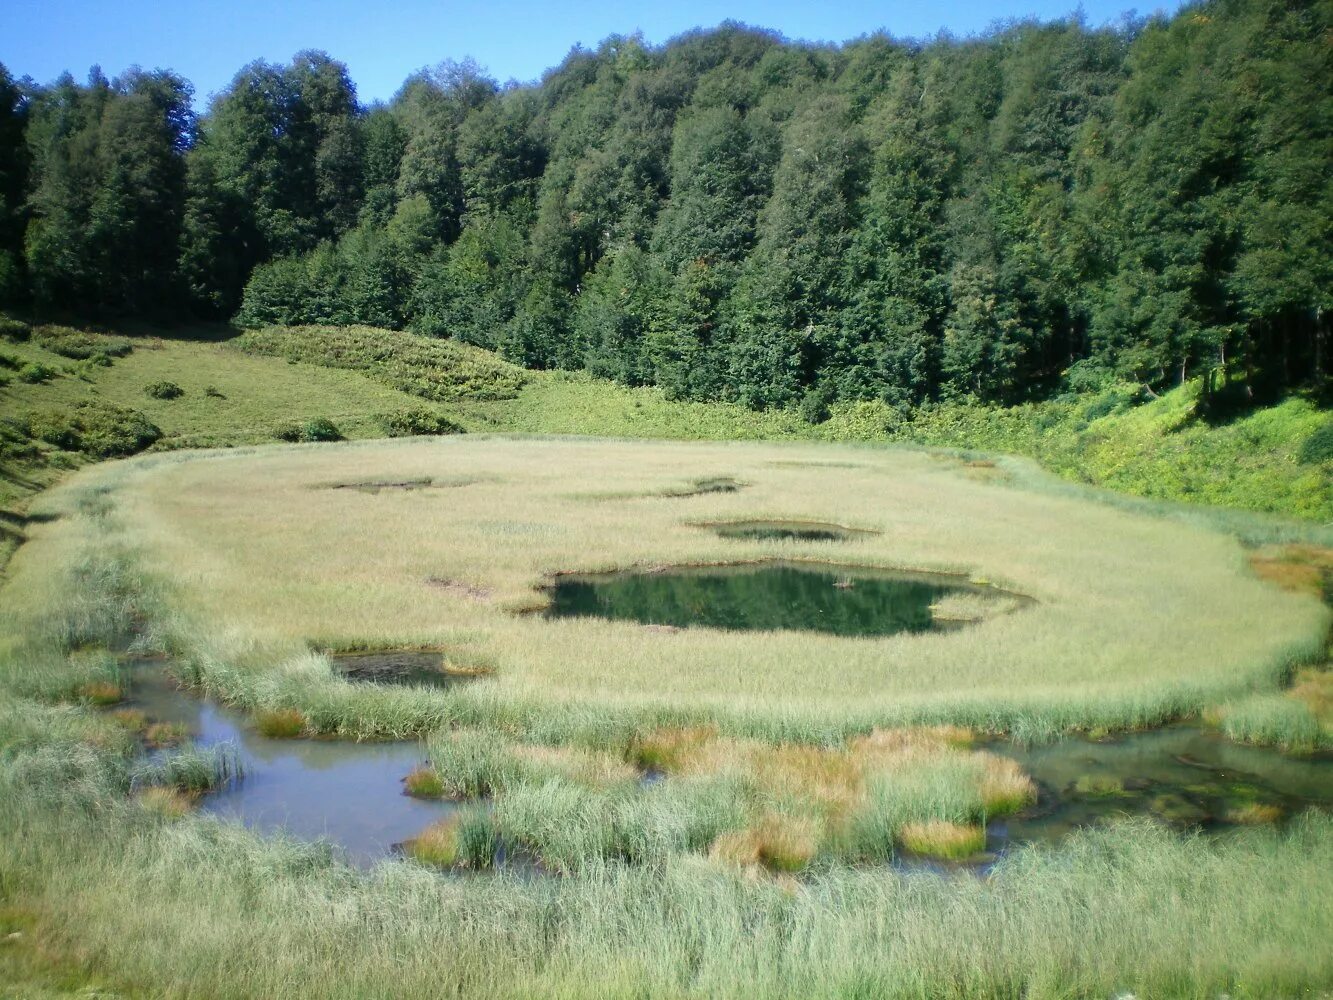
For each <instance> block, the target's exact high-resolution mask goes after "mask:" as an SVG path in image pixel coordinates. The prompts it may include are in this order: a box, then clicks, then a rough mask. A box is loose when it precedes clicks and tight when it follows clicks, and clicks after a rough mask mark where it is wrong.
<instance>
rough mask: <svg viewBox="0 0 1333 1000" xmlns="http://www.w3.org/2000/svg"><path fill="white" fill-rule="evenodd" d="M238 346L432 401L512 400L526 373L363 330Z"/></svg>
mask: <svg viewBox="0 0 1333 1000" xmlns="http://www.w3.org/2000/svg"><path fill="white" fill-rule="evenodd" d="M236 346H237V347H238V348H239V349H240V350H243V351H247V352H249V353H251V354H266V355H272V356H274V357H279V358H283V359H284V360H287V361H301V362H305V363H307V364H314V365H320V366H322V367H326V368H345V369H349V370H351V371H358V372H362V373H364V374H366V375H368V376H369V377H370V378H372V379H374V380H375V381H377V382H383V383H384V384H385V385H389V386H392V387H393V388H395V389H398V390H399V391H401V392H405V393H408V394H409V395H412V396H420V397H422V398H423V399H429V400H433V401H435V402H448V401H451V400H460V399H472V400H494V399H512V398H513V397H514V396H515V395H517V394H518V390H519V389H520V388H522V386H523V383H524V382H525V381H526V380H527V373H526V372H524V371H523V369H522V368H517V367H515V366H514V365H511V364H508V363H507V362H504V361H501V360H500V359H499V358H497V357H496V356H495V355H494V354H491V353H490V352H489V351H483V350H479V349H478V348H475V347H468V346H466V345H464V344H458V343H455V342H453V341H450V340H441V339H439V338H435V337H420V336H416V335H414V334H409V333H399V334H396V335H395V336H392V337H386V336H385V335H384V331H382V330H377V329H374V328H373V327H364V326H302V327H291V328H287V329H283V328H280V327H267V328H264V329H261V330H252V331H250V332H248V333H245V334H243V335H242V336H241V337H240V338H239V339H238V340H237V341H236Z"/></svg>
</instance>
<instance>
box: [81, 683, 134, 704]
mask: <svg viewBox="0 0 1333 1000" xmlns="http://www.w3.org/2000/svg"><path fill="white" fill-rule="evenodd" d="M76 693H77V694H78V696H79V697H80V698H83V699H84V700H85V701H88V702H90V703H91V704H93V705H114V704H116V703H117V702H118V701H120V700H121V699H122V698H124V697H125V692H124V691H123V690H122V689H121V687H120V685H119V684H116V683H114V682H112V681H89V682H88V683H87V684H80V685H79V689H78V691H77V692H76Z"/></svg>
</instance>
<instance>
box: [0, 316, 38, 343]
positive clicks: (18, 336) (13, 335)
mask: <svg viewBox="0 0 1333 1000" xmlns="http://www.w3.org/2000/svg"><path fill="white" fill-rule="evenodd" d="M30 336H32V327H30V326H29V325H28V324H27V323H25V322H23V320H21V319H14V318H13V317H11V316H0V337H4V338H5V340H9V341H13V342H16V343H17V342H20V341H24V340H27V339H28V338H29V337H30Z"/></svg>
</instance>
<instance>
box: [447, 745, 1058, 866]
mask: <svg viewBox="0 0 1333 1000" xmlns="http://www.w3.org/2000/svg"><path fill="white" fill-rule="evenodd" d="M971 740H972V734H971V733H970V732H969V731H967V730H964V729H961V728H960V727H957V726H948V725H941V726H934V727H921V728H916V729H895V730H877V731H874V732H872V733H871V734H869V735H866V736H862V737H859V738H857V739H855V740H853V741H851V742H849V743H846V744H844V745H842V746H834V747H822V746H817V745H810V744H794V743H781V744H772V743H767V742H764V741H760V740H753V739H742V738H737V737H731V736H725V735H722V734H721V733H720V732H719V731H718V730H717V728H716V727H711V726H699V727H689V726H685V727H658V728H656V729H653V730H650V731H649V732H646V733H641V734H635V735H633V736H631V737H630V738H629V739H628V740H626V741H625V743H624V747H625V749H624V750H623V757H622V758H621V759H619V760H618V759H617V758H616V756H615V755H614V754H613V753H612V752H610V751H609V750H595V749H590V748H586V747H577V746H561V747H551V746H541V745H532V744H526V743H522V742H518V741H515V740H514V739H513V738H512V737H506V736H504V735H501V734H499V733H496V732H494V731H489V730H460V731H457V732H451V733H443V734H438V735H436V736H434V737H432V738H431V740H430V742H429V750H430V757H431V764H432V767H433V769H434V771H435V772H436V774H438V776H439V778H440V780H441V781H442V783H443V785H444V787H445V788H446V789H447V790H448V791H449V793H450V794H454V795H469V796H489V797H490V798H491V801H492V805H493V810H494V811H493V819H494V823H495V827H496V830H497V832H498V833H499V834H500V835H501V836H503V837H505V838H506V839H508V840H510V841H511V842H513V843H517V844H521V845H523V846H524V847H525V848H527V849H528V850H530V851H532V852H533V853H535V854H536V855H538V856H539V857H540V858H541V859H542V860H543V862H544V863H546V864H547V866H548V867H550V868H552V869H554V870H558V871H568V872H576V871H582V870H586V869H588V868H589V867H590V866H595V865H597V864H600V863H604V862H606V861H608V860H615V859H619V860H625V861H631V862H635V863H654V864H658V863H662V862H663V861H665V860H666V859H668V858H669V857H671V856H674V855H678V854H690V853H699V854H706V855H708V856H710V857H712V858H714V859H716V860H723V861H727V862H730V863H734V864H742V865H761V866H763V867H765V868H768V869H770V870H773V871H779V872H782V871H795V870H800V869H803V868H806V867H808V866H810V865H811V864H813V863H815V862H820V863H830V862H834V861H838V860H842V861H851V860H883V859H885V858H889V857H892V855H893V853H894V851H895V849H896V845H897V844H898V843H899V842H900V836H901V831H902V830H903V828H904V827H905V825H906V824H908V823H911V822H914V821H923V820H929V819H948V820H950V821H955V822H959V823H971V824H982V823H984V822H985V820H986V819H987V818H989V817H994V816H997V815H1001V814H1003V813H1006V812H1012V811H1015V810H1018V809H1021V808H1023V807H1025V806H1026V805H1029V804H1030V803H1032V802H1033V801H1035V799H1036V788H1035V786H1034V785H1033V783H1032V781H1031V779H1030V778H1028V777H1027V775H1025V774H1024V773H1023V772H1022V770H1021V769H1020V768H1019V767H1018V766H1017V764H1015V763H1014V762H1013V761H1011V760H1008V759H1006V758H1002V757H998V756H996V755H994V754H991V753H989V752H986V751H978V750H975V749H972V748H971V746H970V744H971ZM626 759H627V760H629V761H632V762H633V763H634V764H635V765H637V766H638V767H640V768H644V769H647V770H649V772H650V773H652V774H657V775H661V776H663V778H664V780H654V781H649V782H647V783H642V782H640V781H639V780H638V778H637V774H638V772H637V771H636V770H634V769H632V768H631V767H630V766H629V765H628V764H627V763H626V762H625V761H626Z"/></svg>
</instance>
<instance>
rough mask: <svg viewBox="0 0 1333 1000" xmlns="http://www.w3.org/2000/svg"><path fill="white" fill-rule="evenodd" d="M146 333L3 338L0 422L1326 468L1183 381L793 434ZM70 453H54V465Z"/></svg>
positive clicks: (1159, 465)
mask: <svg viewBox="0 0 1333 1000" xmlns="http://www.w3.org/2000/svg"><path fill="white" fill-rule="evenodd" d="M163 333H164V335H162V336H153V335H145V334H142V333H140V334H138V335H136V336H129V337H126V336H120V335H101V334H90V333H88V332H86V331H80V330H73V329H70V328H64V327H46V328H40V327H39V328H38V331H37V332H36V333H34V335H33V336H32V337H31V338H30V339H29V340H27V341H21V342H17V343H11V344H8V345H7V346H6V348H5V354H6V356H7V357H12V358H13V359H14V360H15V361H16V362H18V364H19V367H20V368H21V367H24V366H27V365H34V366H39V367H40V368H41V370H42V372H43V375H42V380H41V381H38V382H36V383H34V384H28V383H25V382H23V381H21V380H19V379H18V378H14V379H13V380H12V381H11V382H10V383H9V384H8V385H0V412H3V413H4V414H5V415H6V416H8V417H19V416H23V415H25V414H27V413H30V412H33V411H47V412H50V411H61V410H68V409H70V408H72V407H73V406H74V405H75V404H76V403H79V402H86V401H89V400H97V401H101V402H105V403H110V404H114V405H117V406H121V407H126V408H129V409H134V410H138V411H140V412H142V413H143V414H144V415H145V417H146V418H147V419H148V420H149V421H150V422H151V423H153V424H155V425H156V426H158V427H160V428H161V429H162V432H163V439H162V441H161V442H159V443H158V444H157V445H156V447H157V448H159V449H163V448H179V447H230V446H236V445H244V444H253V443H259V442H262V441H268V440H273V439H274V437H275V433H276V431H277V430H279V429H280V428H281V427H282V426H283V425H289V424H300V423H303V422H305V421H309V420H313V419H316V418H325V419H328V420H331V421H332V422H333V423H334V424H335V425H336V426H337V428H338V430H339V432H340V433H341V434H342V435H343V436H344V437H347V438H351V439H359V438H366V437H381V436H385V435H386V434H395V433H403V431H402V430H400V429H398V428H401V427H407V428H409V429H410V428H412V427H428V428H430V429H431V431H432V432H435V431H434V427H435V426H439V427H441V428H443V429H444V430H446V431H450V430H453V429H454V428H455V427H456V426H461V427H463V428H464V429H467V430H471V431H478V430H496V431H519V432H529V433H559V434H593V435H600V436H621V437H651V438H667V439H706V440H757V439H769V440H772V439H791V440H801V439H813V440H829V441H881V442H902V443H916V444H927V445H934V446H941V447H951V448H963V449H970V450H976V451H988V450H989V451H1001V452H1008V453H1013V454H1020V455H1027V456H1031V457H1034V458H1037V459H1039V460H1040V461H1041V462H1042V463H1043V464H1045V465H1046V466H1047V468H1049V469H1051V470H1052V471H1054V472H1056V473H1058V474H1059V475H1061V476H1064V477H1066V478H1069V479H1072V480H1076V481H1079V482H1084V483H1091V484H1097V485H1102V486H1106V487H1108V488H1111V489H1115V490H1119V491H1122V492H1125V493H1130V494H1135V495H1139V496H1145V497H1150V498H1155V499H1163V500H1177V501H1188V502H1191V503H1203V504H1218V505H1222V506H1225V507H1231V508H1235V509H1241V510H1251V511H1260V512H1269V513H1277V514H1282V515H1285V516H1287V517H1292V518H1299V519H1303V520H1307V521H1322V522H1328V521H1330V520H1333V485H1331V484H1333V460H1330V458H1329V456H1328V453H1327V448H1326V447H1324V448H1322V449H1321V447H1320V446H1319V444H1318V442H1319V441H1321V440H1323V438H1324V437H1327V435H1328V433H1329V427H1330V426H1333V417H1331V416H1330V415H1329V413H1328V411H1327V410H1320V409H1318V408H1316V407H1315V406H1313V405H1312V404H1311V403H1309V402H1307V401H1305V400H1302V399H1298V398H1293V399H1289V400H1287V401H1285V402H1283V403H1281V404H1280V405H1278V406H1274V407H1270V408H1267V409H1260V410H1257V411H1255V412H1253V413H1250V414H1248V415H1244V416H1242V417H1240V418H1238V419H1236V420H1233V421H1231V422H1229V423H1225V424H1222V425H1219V426H1210V425H1209V424H1207V423H1206V422H1204V421H1201V420H1199V419H1197V418H1196V417H1195V415H1194V409H1195V404H1196V399H1197V386H1196V385H1194V384H1190V385H1187V386H1185V387H1182V388H1180V389H1177V390H1175V391H1173V392H1171V393H1167V394H1165V395H1164V396H1163V397H1162V398H1160V399H1157V400H1153V401H1150V402H1148V403H1146V404H1144V405H1139V406H1130V405H1128V403H1127V402H1126V400H1127V390H1126V389H1125V388H1124V387H1117V388H1113V389H1111V390H1108V391H1107V392H1104V393H1102V394H1100V395H1097V396H1090V397H1081V398H1077V399H1074V400H1072V401H1052V402H1048V403H1040V404H1031V405H1026V406H1020V407H1014V408H1011V409H994V408H984V407H972V406H938V407H934V408H928V409H925V410H921V411H918V412H916V413H915V414H910V415H906V416H905V415H904V414H902V413H901V412H899V411H897V410H894V409H892V408H889V407H886V406H882V405H879V404H874V403H860V404H851V405H843V406H839V407H834V411H833V416H832V418H831V419H830V420H828V421H827V422H825V423H823V424H820V425H818V426H811V425H810V424H807V423H805V422H804V421H803V420H802V419H801V418H800V417H799V416H798V415H797V414H795V413H793V412H785V411H770V412H765V413H756V412H753V411H751V410H747V409H745V408H743V407H738V406H733V405H729V404H723V403H681V402H675V401H671V400H669V399H667V398H666V396H665V395H664V394H663V393H662V392H661V391H659V390H657V389H653V388H626V387H624V386H619V385H616V384H614V383H610V382H606V381H603V380H600V379H594V378H592V377H590V376H587V375H584V374H581V373H566V372H523V371H522V370H520V369H516V368H514V367H513V366H512V365H509V364H508V363H507V362H504V361H502V360H500V359H499V358H497V357H495V356H494V355H491V354H488V353H487V352H485V351H480V350H477V349H474V348H470V347H467V346H466V345H460V344H453V343H450V342H444V341H437V340H431V339H428V338H421V337H415V336H412V335H410V334H405V333H393V332H389V331H379V330H373V329H370V328H365V327H356V328H346V329H339V328H324V327H318V328H295V329H276V328H275V329H269V330H260V331H250V332H248V333H246V334H244V335H243V336H241V337H239V338H234V337H232V339H230V340H229V339H227V338H228V337H231V334H230V333H229V332H228V331H226V330H223V329H220V328H200V329H177V330H173V331H164V332H163ZM71 344H72V345H75V346H74V347H70V346H68V345H71ZM43 345H50V346H60V347H61V349H62V350H66V351H67V352H69V353H72V354H74V355H76V356H77V355H81V354H86V355H87V356H88V358H89V360H79V359H78V358H77V357H70V356H68V355H66V354H59V353H56V352H55V351H53V350H50V349H49V348H48V347H47V346H43ZM94 358H95V359H96V360H93V359H94ZM159 382H170V383H173V384H175V385H177V386H179V387H180V388H181V389H182V391H183V395H182V396H181V397H180V398H177V399H172V400H159V399H154V398H152V397H150V396H148V395H145V388H146V387H148V386H151V385H153V384H154V383H159ZM409 414H417V415H418V416H417V417H415V418H411V417H408V416H404V415H409ZM436 421H443V423H440V424H438V425H437V424H435V422H436ZM20 443H21V442H20ZM2 444H3V442H2V441H0V445H2ZM2 451H3V449H0V452H2ZM81 460H82V459H81V458H80V457H78V456H77V455H71V456H60V457H59V462H61V463H62V464H63V468H68V467H69V466H70V465H71V464H77V463H78V462H79V461H81ZM0 466H6V467H7V468H8V469H9V470H10V477H9V479H8V481H6V480H5V479H4V478H0V505H9V506H11V507H12V506H14V505H15V504H21V503H22V501H24V500H25V499H26V497H28V496H30V495H31V493H32V492H33V491H34V490H35V489H40V488H42V487H43V486H45V485H49V484H50V483H51V482H53V481H54V480H55V479H57V478H59V475H60V474H61V468H59V467H58V468H55V469H51V468H49V467H48V464H47V463H45V462H31V461H22V460H19V459H18V457H17V456H11V457H10V458H9V459H5V458H4V456H3V454H0ZM1005 471H1006V472H1008V471H1009V470H1007V469H1006V470H1005Z"/></svg>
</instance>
